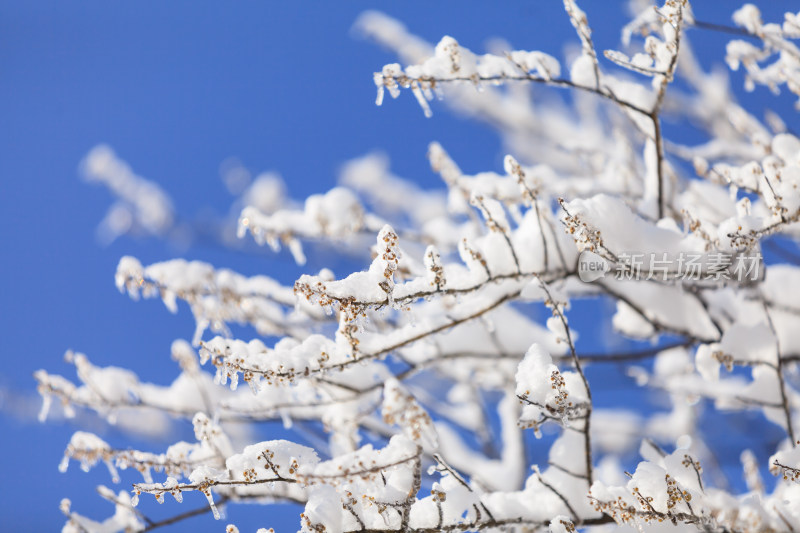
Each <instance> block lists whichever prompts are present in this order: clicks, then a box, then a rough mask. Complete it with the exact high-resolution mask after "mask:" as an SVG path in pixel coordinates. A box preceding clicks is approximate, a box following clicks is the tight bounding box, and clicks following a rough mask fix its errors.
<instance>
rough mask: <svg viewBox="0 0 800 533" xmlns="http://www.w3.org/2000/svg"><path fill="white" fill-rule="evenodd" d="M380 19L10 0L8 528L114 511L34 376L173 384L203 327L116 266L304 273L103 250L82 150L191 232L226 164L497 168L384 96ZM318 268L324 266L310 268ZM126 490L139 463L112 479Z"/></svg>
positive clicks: (511, 14) (304, 189)
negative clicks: (124, 284)
mask: <svg viewBox="0 0 800 533" xmlns="http://www.w3.org/2000/svg"><path fill="white" fill-rule="evenodd" d="M762 3H768V6H767V7H766V8H765V9H764V11H765V18H766V19H768V20H780V19H779V18H778V17H779V16H780V13H782V12H785V11H788V10H789V9H792V8H793V9H795V10H796V9H797V5H796V2H791V1H788V0H774V1H770V2H762ZM581 4H582V5H583V7H584V9H585V10H586V11H587V13H588V14H589V18H590V22H591V24H592V26H593V28H594V29H595V38H596V42H597V43H598V47H599V48H601V49H602V48H609V47H613V46H615V44H616V43H617V42H618V38H619V29H620V28H621V26H622V25H623V24H624V23H625V22H626V21H627V15H626V13H625V11H624V7H623V3H622V2H615V1H602V2H601V1H599V0H595V1H586V0H584V1H583V2H582V3H581ZM739 5H740V4H739V3H737V2H727V1H726V2H716V1H715V2H712V1H711V0H704V1H698V2H696V3H695V12H696V14H697V16H698V18H702V19H704V20H708V21H714V22H722V23H730V13H731V12H732V11H733V10H734V9H735V8H736V7H738V6H739ZM369 7H370V6H369V5H368V3H367V2H361V1H358V2H356V1H353V2H341V3H335V4H334V3H332V2H322V1H317V2H310V1H309V2H302V3H299V2H298V3H295V2H256V1H242V2H236V3H223V2H218V3H211V2H205V1H195V0H192V1H188V0H183V1H172V2H161V1H155V0H145V1H141V2H135V3H133V2H118V1H108V0H102V1H101V0H91V1H83V2H65V1H63V0H51V1H41V2H28V1H24V2H23V1H10V0H0V259H1V260H0V274H1V275H0V333H2V346H3V351H2V354H1V355H0V357H2V361H3V362H4V364H2V365H1V366H0V462H2V464H0V468H1V469H2V470H0V472H2V482H0V521H2V524H3V525H2V529H7V530H9V531H12V530H13V531H52V530H58V529H60V527H61V525H62V523H63V521H64V519H63V516H62V515H61V514H60V512H59V511H58V502H59V500H60V499H61V498H62V497H65V496H66V497H70V498H71V499H72V500H73V504H74V509H75V510H77V511H79V512H81V513H82V514H87V515H89V516H92V517H94V518H104V517H106V516H108V515H110V513H111V512H112V507H111V506H110V505H108V504H106V503H104V502H103V501H102V500H100V499H99V497H97V496H96V495H95V494H94V491H93V489H94V487H95V486H96V485H97V484H100V483H102V484H106V485H109V486H111V482H110V480H109V478H108V476H107V474H106V472H105V471H104V470H103V469H100V468H98V469H97V470H94V471H92V473H90V474H85V473H83V472H81V471H80V469H79V468H77V467H76V465H75V464H73V465H72V466H71V468H70V470H69V471H68V473H66V474H59V473H58V471H57V469H56V467H57V465H58V463H59V461H60V459H61V456H62V453H63V450H64V447H65V446H66V444H67V442H68V440H69V436H70V435H71V433H72V432H73V431H74V430H76V429H79V428H78V427H77V426H76V425H75V424H73V423H70V422H64V421H55V422H52V423H48V424H45V425H40V424H38V423H37V422H36V421H35V414H36V410H37V409H38V403H39V402H38V399H37V397H36V395H35V390H34V388H35V384H34V380H33V378H32V376H31V374H32V373H33V371H35V370H36V369H38V368H45V369H47V370H48V371H52V372H57V373H64V374H65V375H67V376H68V377H73V375H74V374H73V372H72V368H71V367H69V366H68V365H67V364H65V363H64V362H63V353H64V351H65V350H66V349H68V348H72V349H75V350H79V351H82V352H85V353H87V354H88V355H89V356H90V358H91V359H92V360H93V361H94V362H95V363H97V364H103V365H107V364H115V365H119V366H124V367H128V368H132V369H134V370H136V371H137V372H138V373H139V375H140V376H141V377H142V378H143V379H146V380H152V381H156V382H158V383H161V384H166V383H168V382H169V381H171V379H173V377H174V376H175V375H176V370H175V368H174V365H173V363H172V362H171V361H169V346H170V343H171V342H172V341H173V340H174V339H175V338H190V337H191V334H192V332H193V328H194V326H193V321H192V318H191V315H190V313H189V312H188V310H187V309H185V308H182V309H181V312H180V313H179V314H177V315H171V314H169V313H168V312H167V311H166V310H165V309H164V307H163V305H162V304H161V303H160V302H158V301H146V302H139V303H134V302H132V301H130V300H129V299H128V298H127V297H126V296H123V295H120V294H119V293H118V292H117V290H116V288H115V287H114V282H113V276H114V271H115V268H116V264H117V262H118V260H119V258H120V257H121V256H123V255H134V256H136V257H138V258H139V259H140V260H141V261H142V262H143V263H145V264H147V263H151V262H155V261H161V260H166V259H170V258H174V257H177V256H184V257H187V258H191V259H201V260H205V261H209V262H212V263H214V264H215V265H217V266H221V267H230V268H233V269H235V270H239V271H241V272H243V273H245V274H249V275H252V274H257V273H265V274H268V275H270V276H273V277H276V278H278V279H281V280H282V281H285V282H291V281H292V280H293V279H294V278H295V277H297V276H298V275H299V274H300V273H302V272H303V271H304V270H302V269H299V268H297V267H295V266H294V264H293V262H292V261H291V259H290V257H289V256H288V254H286V253H280V254H269V253H266V254H261V255H257V256H248V255H245V254H241V253H233V252H228V251H225V250H222V249H220V248H219V247H216V246H215V245H213V244H212V243H209V242H196V243H194V244H193V245H192V246H191V247H189V248H188V249H185V250H177V249H175V248H174V247H173V246H171V245H169V244H166V243H164V242H161V241H158V240H154V239H142V240H137V239H133V238H127V237H123V238H121V239H119V240H117V241H115V242H114V243H113V244H111V245H110V246H102V245H100V244H99V243H98V242H97V240H96V238H95V229H96V226H97V223H98V222H99V221H100V220H101V219H102V217H103V216H104V214H105V212H106V210H107V208H108V205H109V203H110V196H109V194H108V193H107V191H105V190H104V189H102V188H100V187H96V186H92V185H90V184H86V183H84V182H82V181H81V180H80V179H79V178H78V171H77V168H78V163H79V162H80V160H81V159H82V157H83V156H84V155H85V154H86V153H87V152H88V150H89V149H90V148H92V147H93V146H95V145H96V144H98V143H101V142H103V143H108V144H109V145H110V146H112V147H113V148H114V150H115V151H116V152H117V154H118V155H119V156H120V157H121V158H123V159H125V160H126V161H128V162H129V163H130V164H131V166H132V167H133V169H134V170H135V171H136V172H137V173H138V174H139V175H142V176H145V177H147V178H148V179H151V180H153V181H155V182H157V183H158V184H160V185H161V186H162V187H163V188H164V189H165V190H166V191H167V192H168V193H169V194H170V195H171V196H172V198H173V200H174V202H175V205H176V209H177V211H178V212H179V213H180V214H181V216H182V217H183V218H184V219H186V220H189V221H195V222H197V223H202V221H203V220H205V219H208V217H210V216H217V217H218V216H223V215H225V214H227V212H228V209H229V207H230V204H231V202H232V200H233V198H232V197H231V196H230V195H229V194H228V192H227V191H226V189H225V187H224V185H223V183H222V181H221V180H220V177H219V167H220V164H221V163H222V162H223V161H224V160H225V159H227V158H229V157H232V156H233V157H238V158H239V159H240V160H241V161H242V162H243V164H244V165H245V166H246V167H248V168H249V169H250V170H251V171H253V172H254V173H258V172H261V171H264V170H275V171H278V172H280V173H281V174H282V175H283V176H284V178H285V180H286V182H287V186H288V189H289V192H290V194H291V195H292V196H293V197H296V198H303V197H305V196H306V195H308V194H311V193H315V192H321V191H324V190H327V189H328V188H330V187H331V186H333V185H334V183H335V179H336V174H337V169H338V168H339V166H340V165H341V164H342V163H343V162H345V161H346V160H348V159H350V158H352V157H355V156H359V155H362V154H365V153H367V152H369V151H372V150H375V149H380V150H383V151H385V152H386V153H387V154H388V155H389V156H390V157H391V160H392V166H393V171H394V172H395V173H397V174H399V175H401V176H405V177H409V178H411V179H413V180H415V181H417V182H419V183H422V184H424V185H426V186H438V185H439V180H438V178H437V177H436V176H435V175H434V174H433V173H432V172H431V171H430V169H429V167H428V164H427V160H426V158H425V153H426V149H427V145H428V143H429V142H431V141H433V140H438V141H440V142H441V143H442V144H443V145H444V146H445V147H447V149H448V151H449V152H450V153H451V155H452V156H453V158H454V159H455V160H456V161H457V162H458V164H459V165H460V166H461V168H462V169H464V170H465V171H466V172H477V171H481V170H501V169H502V156H503V155H504V153H503V151H502V146H501V142H500V140H499V138H498V137H497V136H496V135H495V134H494V133H493V132H491V131H490V130H488V129H485V128H483V127H482V126H480V125H478V124H476V123H474V122H472V121H470V120H468V119H465V118H460V117H456V116H453V115H452V114H450V113H449V112H447V110H446V108H445V107H444V106H443V105H441V104H436V103H435V104H434V117H433V118H432V119H425V118H424V116H423V114H422V112H421V110H420V109H419V107H418V106H417V104H416V102H415V101H414V100H413V98H412V97H411V95H410V94H403V95H402V96H401V98H400V99H399V100H398V101H392V100H388V99H387V102H386V103H385V104H384V106H383V107H381V108H378V107H376V106H375V105H374V100H375V88H374V85H373V82H372V73H373V71H375V70H378V69H380V67H381V66H382V65H383V64H385V63H388V62H393V61H395V57H394V56H393V55H392V54H391V53H388V52H386V51H384V50H381V49H380V48H379V47H377V46H376V45H374V44H372V43H369V42H366V41H363V40H361V39H359V38H358V37H357V36H354V35H353V33H352V31H351V27H352V24H353V22H354V21H355V19H356V18H357V16H358V14H359V13H361V12H362V11H364V10H365V9H367V8H369ZM380 8H381V9H383V10H384V11H385V12H387V13H388V14H390V15H392V16H395V17H397V18H399V19H400V20H401V21H403V22H405V23H406V24H407V26H408V27H409V28H410V30H411V31H413V32H414V33H417V34H419V35H421V36H422V37H424V38H426V39H427V40H429V41H432V42H436V41H438V39H439V38H440V37H441V36H442V35H445V34H449V35H452V36H454V37H455V38H456V39H457V40H458V41H459V42H460V43H461V44H462V45H464V46H467V47H469V48H471V49H473V50H475V51H483V50H484V44H485V43H486V41H487V40H488V39H490V38H492V37H496V36H501V37H503V38H505V39H506V40H507V41H508V42H510V43H511V44H512V45H513V46H514V47H515V48H518V49H530V50H533V49H539V50H544V51H546V52H549V53H551V54H553V55H556V56H557V57H559V58H563V50H564V46H565V44H566V43H574V42H576V39H575V37H574V34H573V30H572V28H571V26H570V24H569V21H568V19H567V18H566V16H565V15H564V14H563V12H562V8H561V3H560V2H556V1H547V2H545V1H543V0H528V1H524V2H519V1H517V2H485V3H477V2H464V1H459V2H450V1H442V2H435V3H433V2H423V1H413V2H403V3H399V2H385V3H381V4H380ZM692 38H693V40H694V42H695V45H696V46H697V48H698V51H699V53H700V56H701V60H702V61H703V63H704V64H705V65H706V66H708V65H710V64H711V63H712V62H721V59H722V56H723V53H724V52H723V51H724V44H725V42H726V41H727V37H725V36H722V35H717V34H709V33H701V32H700V31H699V30H694V31H693V32H692ZM732 77H733V78H734V80H735V81H734V84H733V85H734V87H736V88H737V95H739V96H740V97H741V98H742V99H743V100H744V101H746V102H747V103H748V106H749V108H750V109H752V110H754V111H756V113H757V114H758V115H760V113H761V110H763V108H764V107H765V105H773V104H774V102H775V101H774V100H773V99H772V97H771V96H770V95H769V94H768V92H767V91H766V90H764V89H758V90H757V91H756V92H755V93H753V94H744V93H743V92H742V91H741V90H740V89H739V88H740V87H741V86H742V79H741V78H742V77H741V74H733V75H732ZM777 102H778V103H777V107H778V110H779V111H780V112H781V114H782V115H783V116H784V120H785V121H786V122H787V123H788V124H789V125H790V126H793V127H794V128H795V129H797V125H798V120H797V117H798V115H797V112H795V111H793V110H792V109H791V100H790V99H789V98H787V97H786V95H784V96H783V97H781V98H779V99H778V100H777ZM675 131H676V132H677V133H678V134H680V130H675ZM315 261H316V262H319V263H320V264H314V263H315ZM321 263H322V260H321V259H320V258H316V259H315V258H313V257H312V264H310V265H309V267H308V268H307V269H306V270H312V269H314V268H319V267H320V266H322V264H321ZM584 338H586V337H584ZM81 422H82V424H88V427H89V428H90V429H91V430H93V431H96V432H98V433H100V434H102V435H103V436H104V438H106V439H107V440H109V442H111V443H112V444H114V445H118V446H126V445H128V444H135V445H141V446H143V447H144V448H146V449H150V450H153V451H160V450H162V449H163V448H164V446H165V445H166V444H168V443H169V442H173V441H175V440H178V439H179V438H190V433H188V425H187V427H186V428H185V431H184V432H183V433H180V434H178V435H174V436H171V438H170V439H168V440H165V441H155V442H152V441H150V442H140V441H136V440H134V441H131V440H130V439H129V437H127V436H125V435H123V434H121V433H120V432H119V431H116V430H114V429H113V428H108V427H107V426H106V425H105V424H104V423H102V422H99V421H97V420H96V419H94V418H92V417H87V418H83V419H82V420H81ZM83 427H87V426H86V425H84V426H83ZM267 431H271V429H269V428H267ZM275 432H276V434H279V433H280V430H279V429H275ZM134 480H138V477H137V476H134V475H132V474H130V473H129V474H128V475H127V476H123V484H121V485H120V486H119V487H123V488H124V487H126V486H129V485H127V483H129V482H131V481H134ZM115 488H116V489H117V490H120V488H117V487H115ZM143 500H144V498H143ZM202 504H203V500H202V498H201V497H197V498H192V497H187V498H186V503H184V504H183V506H178V505H177V504H175V503H173V502H169V500H168V503H166V504H165V506H164V507H163V508H160V509H157V510H156V512H155V513H154V514H156V516H158V515H159V514H160V515H161V516H167V515H170V514H175V513H177V512H180V511H183V510H188V509H190V508H192V507H195V506H199V505H202ZM149 509H150V507H148V510H149ZM297 514H298V513H297V512H295V511H294V510H292V511H291V512H289V513H283V514H282V515H281V513H277V512H273V511H271V510H269V509H268V508H253V507H249V508H248V507H245V506H238V507H231V508H229V512H228V517H229V519H230V521H232V522H235V523H237V524H238V525H239V526H240V528H241V529H242V531H243V532H245V531H248V532H249V531H254V530H255V529H256V527H258V526H266V527H269V526H275V527H276V529H278V530H279V531H283V530H290V531H291V530H295V529H296V527H297V525H298V518H297ZM214 526H216V527H214ZM193 528H201V530H214V531H223V528H224V523H217V524H214V523H213V521H212V519H211V517H210V516H208V515H206V516H204V517H202V518H198V519H193V520H191V521H187V522H185V523H182V524H180V525H178V526H175V527H173V528H172V529H167V531H191V530H193Z"/></svg>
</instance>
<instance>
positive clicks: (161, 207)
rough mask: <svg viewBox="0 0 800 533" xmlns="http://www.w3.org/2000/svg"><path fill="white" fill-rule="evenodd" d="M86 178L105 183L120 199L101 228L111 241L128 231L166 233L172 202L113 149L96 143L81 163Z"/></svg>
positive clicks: (157, 234)
mask: <svg viewBox="0 0 800 533" xmlns="http://www.w3.org/2000/svg"><path fill="white" fill-rule="evenodd" d="M81 169H82V172H83V175H84V177H85V178H86V180H87V181H91V182H97V183H100V184H103V185H105V186H106V187H107V188H108V189H109V190H110V191H111V192H112V194H114V196H116V197H117V198H118V200H117V202H116V203H115V204H114V205H112V206H111V208H110V209H109V211H108V213H107V214H106V217H105V219H104V220H103V222H102V223H101V225H100V227H99V228H98V231H99V232H100V235H101V238H102V240H103V241H106V242H110V241H113V240H114V239H116V238H117V237H119V236H120V235H123V234H126V233H128V232H132V233H136V232H143V233H145V234H149V235H155V236H164V235H165V233H166V232H167V231H168V230H169V229H171V227H172V224H173V221H174V218H175V215H174V212H173V207H172V201H171V200H170V198H169V196H168V195H167V193H166V192H164V190H162V189H161V187H159V186H158V185H157V184H155V183H153V182H151V181H148V180H146V179H144V178H142V177H140V176H137V175H136V174H135V173H134V172H133V170H131V168H130V167H129V166H128V165H127V164H126V163H125V162H124V161H122V160H120V159H119V158H117V156H116V154H115V153H114V151H113V150H112V149H111V148H109V147H108V146H105V145H98V146H95V147H94V148H93V149H92V150H91V151H90V152H89V153H88V154H87V155H86V158H85V159H84V160H83V162H82V163H81Z"/></svg>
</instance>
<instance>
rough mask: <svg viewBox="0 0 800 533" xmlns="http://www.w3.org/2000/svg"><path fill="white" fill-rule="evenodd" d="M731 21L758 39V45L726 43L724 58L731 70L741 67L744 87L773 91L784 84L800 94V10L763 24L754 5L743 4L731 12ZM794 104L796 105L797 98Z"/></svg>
mask: <svg viewBox="0 0 800 533" xmlns="http://www.w3.org/2000/svg"><path fill="white" fill-rule="evenodd" d="M733 21H734V22H735V23H736V25H737V26H739V27H741V28H743V29H744V30H745V31H746V32H747V33H748V34H750V35H751V36H753V37H755V38H757V39H759V40H760V41H761V46H760V47H759V46H756V45H754V44H752V43H750V42H748V41H744V40H742V39H736V40H733V41H731V42H729V43H728V48H727V55H726V56H725V60H726V61H727V62H728V65H729V66H730V68H731V69H732V70H739V67H740V66H743V67H744V69H745V71H746V78H745V88H746V89H747V90H748V91H752V90H753V89H754V88H755V86H756V85H764V86H766V87H768V88H769V89H770V90H772V91H773V92H775V93H777V92H778V91H779V88H780V86H781V85H786V88H787V89H788V90H789V91H791V92H792V93H794V94H795V95H797V96H798V97H800V48H798V46H797V40H798V39H800V11H798V12H797V13H791V12H789V13H786V14H785V15H784V20H783V24H779V23H766V24H765V23H764V22H763V20H762V18H761V11H760V10H759V9H758V7H756V6H755V5H753V4H745V5H744V6H742V7H741V8H740V9H739V10H738V11H736V12H735V13H734V14H733ZM797 106H798V108H800V100H798V103H797Z"/></svg>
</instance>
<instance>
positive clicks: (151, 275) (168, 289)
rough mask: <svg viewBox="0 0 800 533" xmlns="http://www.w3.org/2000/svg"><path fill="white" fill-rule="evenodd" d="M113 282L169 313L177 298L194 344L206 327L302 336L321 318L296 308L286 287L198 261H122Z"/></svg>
mask: <svg viewBox="0 0 800 533" xmlns="http://www.w3.org/2000/svg"><path fill="white" fill-rule="evenodd" d="M115 280H116V284H117V288H118V289H119V290H120V291H121V292H127V293H128V294H129V295H130V296H131V298H133V299H138V298H139V297H140V296H141V297H144V298H155V297H159V298H161V299H162V301H163V302H164V305H165V306H166V307H167V309H169V310H170V311H171V312H173V313H176V312H177V311H178V307H177V300H179V299H180V300H183V301H185V302H186V303H187V304H189V307H190V309H191V310H192V314H193V315H194V317H195V322H196V324H197V329H196V330H195V334H194V339H193V344H195V345H198V344H199V343H200V340H201V339H202V336H203V333H204V332H205V330H206V329H210V330H211V331H212V332H214V333H219V334H223V335H225V336H230V330H229V329H228V324H229V323H236V324H250V325H252V326H253V327H254V328H255V329H256V331H258V332H259V333H260V334H262V335H290V336H297V337H303V336H304V335H306V334H307V332H308V325H309V324H308V322H309V320H313V319H316V318H319V317H320V315H321V313H320V312H319V310H316V309H313V308H311V307H310V306H302V305H300V306H297V305H296V301H295V298H294V294H293V292H292V289H291V287H283V286H281V285H280V284H279V283H278V282H276V281H275V280H273V279H270V278H268V277H266V276H254V277H251V278H247V277H245V276H242V275H241V274H238V273H236V272H233V271H231V270H227V269H220V270H215V269H214V267H213V266H211V265H209V264H208V263H202V262H200V261H191V262H189V261H184V260H183V259H174V260H172V261H166V262H163V263H156V264H154V265H150V266H148V267H143V266H142V265H141V263H140V262H139V261H138V260H137V259H136V258H134V257H129V256H128V257H123V258H122V259H121V260H120V262H119V266H118V267H117V274H116V277H115Z"/></svg>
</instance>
